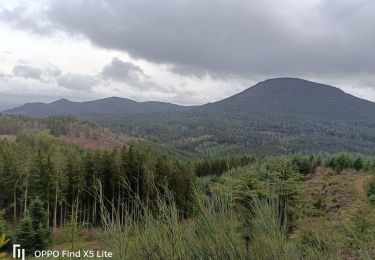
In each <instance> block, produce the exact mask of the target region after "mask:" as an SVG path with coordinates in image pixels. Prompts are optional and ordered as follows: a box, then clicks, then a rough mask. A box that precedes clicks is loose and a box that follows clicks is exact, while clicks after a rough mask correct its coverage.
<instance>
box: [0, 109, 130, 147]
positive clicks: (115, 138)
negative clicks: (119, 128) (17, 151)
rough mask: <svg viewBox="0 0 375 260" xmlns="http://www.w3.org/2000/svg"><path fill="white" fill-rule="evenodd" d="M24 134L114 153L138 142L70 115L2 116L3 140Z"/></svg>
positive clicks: (0, 126)
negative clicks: (37, 116) (44, 116)
mask: <svg viewBox="0 0 375 260" xmlns="http://www.w3.org/2000/svg"><path fill="white" fill-rule="evenodd" d="M22 135H28V136H41V137H47V138H53V139H59V140H64V141H67V142H70V143H74V144H78V145H81V146H84V147H87V148H94V149H105V150H111V149H114V148H115V147H121V146H123V145H126V144H128V143H130V142H132V141H133V142H134V141H137V140H136V139H135V138H131V137H129V136H128V135H125V134H121V133H115V132H114V131H111V130H110V129H108V128H104V127H99V126H97V125H94V124H92V123H89V122H83V121H79V120H78V119H76V118H74V117H70V116H53V117H47V118H43V119H40V118H31V117H25V116H9V115H0V140H1V139H7V140H11V141H15V140H16V137H20V136H22Z"/></svg>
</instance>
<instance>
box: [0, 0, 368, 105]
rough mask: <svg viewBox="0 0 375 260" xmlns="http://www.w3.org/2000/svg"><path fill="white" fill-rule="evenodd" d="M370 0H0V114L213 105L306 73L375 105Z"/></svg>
mask: <svg viewBox="0 0 375 260" xmlns="http://www.w3.org/2000/svg"><path fill="white" fill-rule="evenodd" d="M374 46H375V1H373V0H303V1H301V0H277V1H276V0H272V1H271V0H232V1H229V0H158V1H151V0H149V1H145V0H106V1H105V0H64V1H61V0H35V1H19V0H0V110H1V109H4V108H6V107H10V106H14V105H19V104H23V103H25V102H37V101H41V102H50V101H53V100H56V99H59V98H68V99H71V100H75V101H81V100H92V99H97V98H104V97H109V96H121V97H126V98H131V99H134V100H137V101H146V100H159V101H168V102H173V103H178V104H187V105H190V104H202V103H206V102H211V101H216V100H219V99H222V98H225V97H228V96H230V95H232V94H235V93H238V92H240V91H241V90H244V89H245V88H248V87H250V86H252V85H253V84H255V83H256V82H258V81H262V80H265V79H267V78H274V77H286V76H289V77H300V78H305V79H309V80H314V81H318V82H322V83H326V84H331V85H334V86H337V87H339V88H341V89H343V90H344V91H346V92H348V93H351V94H353V95H356V96H359V97H361V98H365V99H368V100H372V101H375V47H374Z"/></svg>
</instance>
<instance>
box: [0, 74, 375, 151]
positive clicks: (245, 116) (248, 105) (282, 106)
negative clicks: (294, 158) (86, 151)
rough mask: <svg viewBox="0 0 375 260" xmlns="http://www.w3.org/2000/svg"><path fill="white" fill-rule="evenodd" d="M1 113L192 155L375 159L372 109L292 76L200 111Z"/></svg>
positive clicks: (85, 107)
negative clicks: (218, 150) (64, 120)
mask: <svg viewBox="0 0 375 260" xmlns="http://www.w3.org/2000/svg"><path fill="white" fill-rule="evenodd" d="M56 107H58V109H55V108H56ZM55 111H59V112H55ZM64 111H65V112H64ZM66 111H70V112H66ZM104 111H105V112H104ZM155 112H157V113H155ZM6 113H16V114H25V115H28V114H33V115H39V116H40V115H43V114H48V113H50V114H54V113H55V114H60V113H66V114H75V115H78V116H79V117H81V118H84V119H89V120H92V121H95V122H97V123H99V124H101V125H103V126H105V127H108V128H115V129H117V130H120V131H121V132H123V133H125V134H127V135H131V136H137V137H141V138H147V139H152V140H156V141H158V142H161V143H169V144H173V145H174V146H178V147H180V148H181V149H185V150H186V149H192V150H194V152H195V151H196V150H197V149H200V148H199V146H200V145H201V144H202V143H203V144H204V143H207V142H209V143H210V145H208V147H213V146H215V145H217V144H220V145H224V146H228V145H231V147H232V148H233V146H235V148H233V149H232V148H231V150H230V151H228V153H231V152H232V151H239V150H242V151H246V152H256V153H259V154H275V153H279V152H280V147H281V146H282V147H284V148H287V149H288V150H289V151H291V152H302V153H311V152H319V153H325V152H337V151H348V152H360V153H364V154H375V131H374V127H375V103H373V102H370V101H366V100H363V99H360V98H357V97H354V96H352V95H349V94H347V93H345V92H343V91H341V90H340V89H338V88H335V87H332V86H328V85H324V84H320V83H315V82H311V81H306V80H302V79H296V78H277V79H269V80H265V81H262V82H260V83H258V84H256V85H255V86H253V87H250V88H248V89H246V90H245V91H243V92H241V93H239V94H236V95H234V96H232V97H229V98H226V99H224V100H221V101H218V102H215V103H209V104H206V105H202V106H197V107H180V106H175V105H171V104H166V103H155V102H145V103H137V102H135V101H131V100H127V99H120V98H110V99H103V100H98V101H90V102H82V103H76V102H70V101H67V100H60V101H57V102H54V103H51V104H27V105H25V106H23V107H20V108H16V109H13V110H8V111H6ZM136 113H142V116H139V115H138V114H136ZM192 143H194V144H192ZM211 144H212V145H211ZM204 146H206V147H207V145H204ZM197 147H198V148H197ZM207 152H208V151H207V150H203V151H202V154H205V153H207Z"/></svg>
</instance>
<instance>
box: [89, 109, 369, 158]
mask: <svg viewBox="0 0 375 260" xmlns="http://www.w3.org/2000/svg"><path fill="white" fill-rule="evenodd" d="M85 118H88V119H90V120H94V121H96V122H98V123H100V124H102V125H104V126H107V127H113V128H116V129H118V130H120V131H122V132H124V133H127V134H131V135H133V136H139V137H143V138H148V139H154V140H157V141H159V142H173V141H175V140H185V139H188V138H191V137H199V136H205V135H210V136H212V138H211V140H212V141H213V142H216V143H217V144H226V145H229V144H230V145H238V146H240V147H241V148H242V150H243V151H246V152H254V151H256V152H257V154H261V153H262V154H266V155H272V154H274V153H275V151H276V150H277V149H276V148H277V147H279V146H284V145H286V144H287V145H288V149H289V150H290V152H291V153H295V152H302V153H305V154H306V153H314V154H315V153H334V152H337V151H347V152H358V153H362V154H369V155H373V154H375V150H374V147H375V145H374V144H375V134H374V130H373V126H374V122H372V121H365V120H355V119H352V120H337V119H332V120H322V119H321V118H315V117H307V116H301V115H294V116H293V117H291V116H290V115H289V114H277V115H267V116H265V115H257V114H256V113H244V112H241V111H237V112H236V113H225V112H223V113H219V114H218V113H211V112H209V111H199V112H191V111H188V112H184V113H179V112H174V113H172V112H170V113H163V114H157V113H153V114H144V115H142V117H139V116H134V115H112V116H102V115H92V116H86V117H85ZM279 154H280V153H279Z"/></svg>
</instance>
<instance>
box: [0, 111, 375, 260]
mask: <svg viewBox="0 0 375 260" xmlns="http://www.w3.org/2000/svg"><path fill="white" fill-rule="evenodd" d="M1 122H2V124H0V126H2V127H0V131H1V133H2V137H1V138H0V190H1V197H0V209H1V213H0V233H1V234H0V248H1V251H0V252H2V253H1V254H3V255H10V253H11V245H12V244H13V243H21V244H22V245H23V247H24V248H25V249H26V252H27V254H28V255H30V256H32V255H33V252H35V250H44V249H55V250H56V249H59V248H64V249H70V250H80V249H90V248H91V247H94V248H98V249H105V250H110V251H111V252H112V253H113V255H114V258H115V259H149V258H152V259H275V258H278V259H329V258H338V259H348V258H354V259H358V258H361V259H370V258H372V257H374V256H375V248H374V246H373V245H375V235H374V234H375V233H374V232H373V231H374V228H375V222H374V219H375V158H373V157H370V156H365V155H361V154H353V153H351V154H350V153H335V154H302V153H291V152H289V151H287V150H286V149H285V150H284V152H283V153H281V154H279V155H260V154H255V153H240V152H236V153H229V154H227V155H225V156H224V155H223V154H222V153H218V154H217V153H215V150H217V149H218V147H216V148H215V147H213V148H212V147H210V146H208V147H207V146H204V145H203V144H204V143H205V141H202V143H201V145H203V148H202V149H203V151H205V152H207V151H212V154H211V155H209V154H208V155H207V156H204V157H203V156H202V157H200V158H197V157H196V156H192V153H191V152H186V153H181V152H176V151H181V149H182V148H181V147H186V145H182V146H180V148H179V149H175V150H174V149H170V147H168V146H162V145H160V144H156V143H152V142H145V141H139V142H134V143H129V144H124V145H122V146H116V147H113V148H111V149H108V147H105V148H97V149H93V148H87V147H84V146H82V145H79V144H75V143H72V142H69V141H66V140H62V139H60V138H59V136H60V135H66V134H71V133H75V134H76V135H80V134H82V131H81V130H82V127H81V125H80V124H81V122H80V121H77V120H76V119H74V118H72V117H52V118H47V119H31V118H26V117H5V118H2V121H1ZM10 122H11V124H10ZM85 124H86V126H87V124H88V123H85ZM10 126H11V127H10ZM92 127H93V128H97V126H96V125H94V124H93V125H92ZM31 129H34V130H33V131H31ZM46 129H47V130H49V134H47V133H46ZM86 130H87V129H86ZM12 134H13V135H12ZM9 136H13V137H14V138H10V137H9ZM224 147H225V146H224ZM222 149H224V150H225V148H222ZM93 245H94V246H93Z"/></svg>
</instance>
